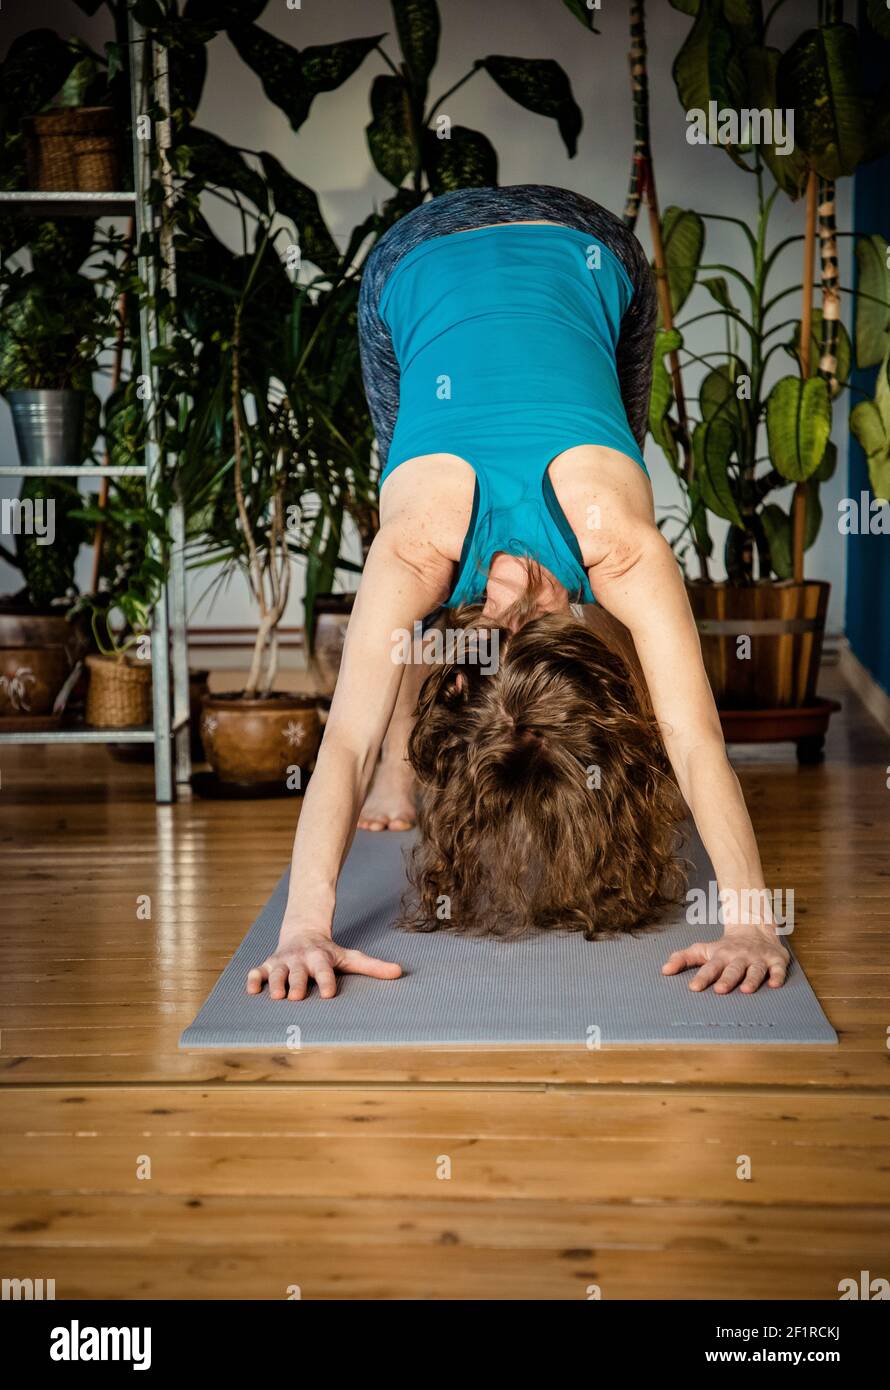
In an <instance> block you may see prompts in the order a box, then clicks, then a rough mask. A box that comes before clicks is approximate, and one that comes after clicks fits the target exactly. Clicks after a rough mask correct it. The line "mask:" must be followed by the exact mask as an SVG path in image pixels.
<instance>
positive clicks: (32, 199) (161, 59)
mask: <svg viewBox="0 0 890 1390" xmlns="http://www.w3.org/2000/svg"><path fill="white" fill-rule="evenodd" d="M128 28H129V40H130V95H131V109H132V117H133V169H134V183H135V190H134V191H133V192H126V191H122V192H112V193H80V192H72V193H66V192H59V193H56V192H39V191H34V192H31V191H24V192H12V193H2V192H0V212H6V213H13V214H16V213H18V214H21V215H22V216H27V217H35V216H36V217H43V218H52V217H121V216H124V217H128V216H132V217H134V218H135V224H136V245H137V247H138V246H140V245H141V244H142V242H143V238H144V237H145V236H146V235H148V236H149V237H150V238H151V240H152V244H153V245H154V246H159V245H160V244H161V241H162V239H163V241H164V243H165V245H164V257H163V261H164V264H163V268H162V272H161V275H162V281H163V283H164V284H165V285H167V286H168V287H171V288H172V289H175V277H174V267H173V253H172V246H171V244H170V240H171V239H170V238H169V237H166V238H163V224H164V216H165V212H166V206H167V205H166V204H162V205H161V206H160V207H155V206H153V205H152V204H150V203H149V201H148V188H149V183H150V181H151V177H152V172H153V169H154V168H155V167H157V166H158V165H159V163H160V161H161V160H162V159H163V157H164V155H163V148H164V138H163V132H162V131H160V130H157V131H153V138H152V139H151V140H140V139H139V138H138V135H137V129H138V118H139V117H140V116H142V115H144V114H145V113H147V112H148V111H149V110H150V108H151V106H152V104H153V94H156V95H157V97H158V99H159V100H160V102H161V105H162V106H164V108H165V109H167V107H168V100H167V65H166V54H164V53H162V52H159V51H158V49H157V47H156V45H154V44H153V43H152V42H151V41H150V40H149V39H146V37H145V34H144V32H143V29H142V26H141V25H140V24H139V23H138V22H137V21H136V19H135V18H134V16H133V13H132V8H131V9H130V12H129V15H128ZM139 269H140V275H141V278H142V280H143V281H144V283H146V284H147V285H148V287H149V297H150V298H153V297H154V290H155V285H156V282H157V275H156V268H155V257H154V256H151V257H140V258H139ZM139 328H140V334H139V363H140V367H141V371H142V374H144V375H146V376H148V377H149V379H150V382H151V387H152V391H151V398H152V399H155V398H156V394H157V389H156V388H157V372H156V369H155V368H154V367H153V366H152V365H151V355H152V350H153V349H154V348H155V347H157V346H158V345H159V343H160V341H161V336H160V332H159V327H158V323H157V320H156V317H155V314H154V312H153V310H152V309H151V308H150V307H149V305H147V304H145V303H143V304H142V305H141V306H140V312H139ZM149 420H150V428H149V438H148V440H147V443H146V448H145V464H144V465H139V466H130V467H126V468H115V467H108V468H105V467H103V466H102V465H98V464H84V465H82V466H80V467H77V468H24V467H14V466H10V467H7V466H3V467H0V477H18V478H21V477H44V478H45V477H59V478H69V479H70V478H76V477H81V478H85V477H89V478H94V477H106V478H120V477H130V478H132V477H144V478H145V480H146V488H147V490H148V491H149V492H150V491H151V490H152V487H153V484H154V483H155V482H156V481H157V479H158V477H159V474H160V469H161V467H162V459H161V452H160V445H159V442H158V430H157V421H156V419H155V417H154V414H153V413H152V415H151V416H150V417H149ZM170 530H171V535H172V538H173V547H172V551H171V556H170V570H169V577H168V581H167V584H166V585H165V587H164V590H163V591H162V593H161V596H160V599H159V601H158V603H157V605H156V607H155V610H154V614H153V617H152V629H151V653H152V664H151V669H152V697H153V724H152V726H151V727H145V728H138V729H95V728H89V727H87V726H82V727H79V726H74V727H70V728H61V729H51V730H46V731H43V732H41V731H39V730H38V731H35V732H34V733H28V732H24V731H22V732H18V731H17V732H9V733H0V745H2V744H4V743H6V744H9V743H20V744H37V743H46V744H52V743H66V744H70V743H153V744H154V748H155V798H156V800H157V801H159V802H171V801H173V800H175V783H174V750H175V779H176V782H177V783H187V782H188V781H189V778H190V776H191V758H190V753H189V727H188V723H189V692H188V652H187V633H186V591H185V557H184V536H185V524H184V516H183V507H182V503H181V502H176V503H174V505H173V507H172V509H171V516H170ZM171 673H172V680H171ZM171 687H172V689H171ZM171 694H172V708H171Z"/></svg>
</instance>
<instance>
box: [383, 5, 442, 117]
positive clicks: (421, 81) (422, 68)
mask: <svg viewBox="0 0 890 1390" xmlns="http://www.w3.org/2000/svg"><path fill="white" fill-rule="evenodd" d="M392 8H393V14H394V15H395V21H396V33H397V34H398V36H399V47H400V48H401V50H402V54H403V56H404V59H405V66H406V67H407V69H408V76H409V78H410V80H411V85H412V86H413V87H414V89H415V91H417V92H419V93H421V94H423V93H425V92H426V85H427V79H428V78H429V75H430V73H431V72H432V70H433V68H434V67H435V66H436V58H437V57H438V54H439V34H440V31H441V27H442V26H441V22H440V20H439V7H438V5H437V4H436V0H392Z"/></svg>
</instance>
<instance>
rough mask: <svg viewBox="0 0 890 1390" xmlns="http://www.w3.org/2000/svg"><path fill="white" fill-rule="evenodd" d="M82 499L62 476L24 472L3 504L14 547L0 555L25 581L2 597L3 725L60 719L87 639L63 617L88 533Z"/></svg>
mask: <svg viewBox="0 0 890 1390" xmlns="http://www.w3.org/2000/svg"><path fill="white" fill-rule="evenodd" d="M81 502H82V498H81V496H80V493H79V492H78V490H77V488H76V487H75V486H74V485H73V484H72V483H68V482H65V481H64V480H58V481H56V480H50V479H47V478H28V479H25V480H24V481H23V483H22V486H21V490H20V494H19V497H18V499H17V500H16V501H13V502H10V503H9V504H8V516H9V517H11V518H13V531H14V548H13V549H10V548H9V547H8V546H7V545H5V544H0V558H2V559H3V560H4V561H5V562H6V563H7V564H9V565H11V566H13V567H14V568H16V569H17V570H18V571H19V573H20V574H21V577H22V580H23V584H22V587H21V588H20V589H19V590H18V591H17V592H16V593H14V594H7V595H3V596H2V597H0V727H2V728H6V729H9V728H11V727H13V726H15V727H16V728H18V727H19V726H20V725H21V722H22V721H23V720H25V721H27V723H26V724H25V725H24V727H26V728H29V729H36V728H43V727H51V726H52V725H54V724H57V723H58V722H59V720H60V718H61V713H62V707H63V703H64V697H66V696H67V693H68V689H69V688H70V687H69V686H68V681H69V677H70V675H71V672H72V670H73V668H74V667H75V665H76V663H77V661H78V659H79V658H80V656H81V655H82V653H83V651H84V649H85V647H86V644H87V638H86V634H85V632H84V629H83V625H82V624H78V623H76V622H74V623H72V622H71V621H69V619H68V618H67V616H66V615H67V612H68V609H69V607H70V605H71V600H72V598H73V597H74V595H75V593H76V588H75V580H74V569H75V563H76V560H77V555H78V551H79V550H80V547H81V545H82V544H83V543H85V542H86V541H87V540H88V539H89V532H88V529H87V528H86V527H85V526H84V525H83V523H82V522H81V521H80V519H79V517H78V515H77V512H78V509H79V507H80V505H81Z"/></svg>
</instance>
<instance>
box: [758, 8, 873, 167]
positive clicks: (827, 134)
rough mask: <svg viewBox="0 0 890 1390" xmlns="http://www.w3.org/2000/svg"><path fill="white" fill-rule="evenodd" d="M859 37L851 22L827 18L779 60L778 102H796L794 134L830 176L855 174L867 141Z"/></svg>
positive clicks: (815, 164) (789, 104)
mask: <svg viewBox="0 0 890 1390" xmlns="http://www.w3.org/2000/svg"><path fill="white" fill-rule="evenodd" d="M857 43H858V40H857V35H856V30H855V28H854V27H853V26H852V25H851V24H825V25H822V26H821V27H820V28H818V29H808V30H807V31H806V33H804V34H801V36H800V38H799V39H797V40H796V42H795V43H793V44H792V45H791V47H790V48H789V49H788V51H787V52H786V53H784V54H783V55H782V57H781V58H780V60H779V65H778V71H777V75H776V93H777V100H778V104H779V106H780V107H782V108H785V109H787V108H788V107H793V108H794V133H795V140H796V141H797V143H798V144H799V145H800V147H801V149H802V150H803V153H804V155H805V156H806V157H807V159H808V161H809V163H810V164H811V165H812V167H813V168H814V169H815V170H816V171H817V173H819V174H821V175H822V177H823V178H825V179H839V178H842V177H843V176H844V175H846V174H852V173H853V171H854V170H855V168H856V166H857V164H859V163H860V162H861V160H862V159H863V157H864V155H865V153H866V150H867V147H868V141H869V137H868V124H867V120H866V107H865V103H864V101H863V93H862V89H861V86H860V80H859V55H858V51H857Z"/></svg>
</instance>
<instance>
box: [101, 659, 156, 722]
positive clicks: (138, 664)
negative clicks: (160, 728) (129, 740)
mask: <svg viewBox="0 0 890 1390" xmlns="http://www.w3.org/2000/svg"><path fill="white" fill-rule="evenodd" d="M86 664H87V666H88V667H89V672H90V684H89V689H88V690H87V708H86V722H87V723H88V724H92V725H95V726H96V727H98V728H106V729H132V728H134V727H135V726H136V725H139V724H149V723H150V722H151V665H150V664H149V662H147V661H131V660H130V659H129V658H126V657H125V658H124V659H123V660H118V659H117V658H116V657H113V656H95V655H93V656H88V657H87V659H86Z"/></svg>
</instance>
